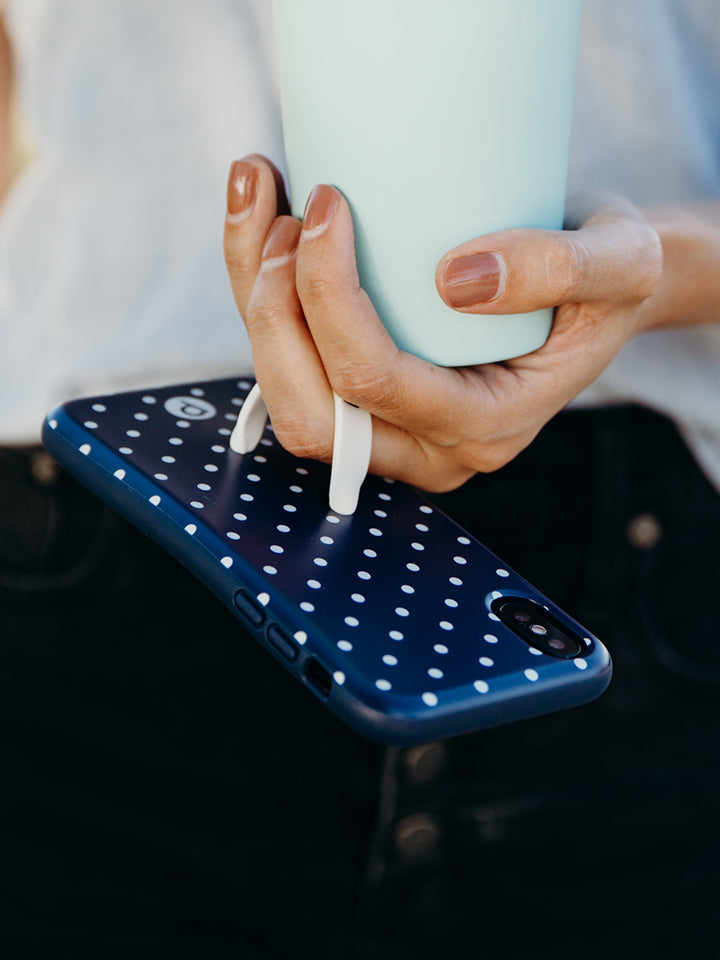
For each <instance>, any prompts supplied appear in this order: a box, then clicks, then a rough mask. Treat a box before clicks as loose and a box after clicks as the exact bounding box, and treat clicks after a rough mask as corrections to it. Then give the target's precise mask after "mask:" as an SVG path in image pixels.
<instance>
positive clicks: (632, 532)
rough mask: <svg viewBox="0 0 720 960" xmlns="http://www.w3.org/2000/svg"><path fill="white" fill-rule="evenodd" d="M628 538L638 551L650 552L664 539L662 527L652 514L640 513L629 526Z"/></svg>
mask: <svg viewBox="0 0 720 960" xmlns="http://www.w3.org/2000/svg"><path fill="white" fill-rule="evenodd" d="M626 532H627V538H628V540H629V541H630V543H631V544H632V545H633V546H634V547H637V548H638V550H650V549H651V548H652V547H654V546H656V544H657V543H658V542H659V541H660V538H661V537H662V525H661V523H660V521H659V520H658V518H657V517H656V516H655V515H654V514H652V513H638V514H637V515H636V516H634V517H633V518H632V519H631V520H630V521H629V523H628V525H627V531H626Z"/></svg>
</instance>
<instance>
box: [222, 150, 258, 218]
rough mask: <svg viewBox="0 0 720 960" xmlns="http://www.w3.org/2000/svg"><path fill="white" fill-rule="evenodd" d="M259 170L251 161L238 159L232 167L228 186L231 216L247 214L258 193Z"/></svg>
mask: <svg viewBox="0 0 720 960" xmlns="http://www.w3.org/2000/svg"><path fill="white" fill-rule="evenodd" d="M257 182H258V171H257V167H254V166H253V165H252V164H251V163H246V162H245V161H244V160H236V161H235V162H234V163H233V165H232V166H231V167H230V176H229V177H228V186H227V212H228V214H229V216H231V217H238V216H239V217H241V218H242V217H243V216H247V215H248V214H249V213H250V211H251V209H252V206H253V204H254V203H255V195H256V193H257Z"/></svg>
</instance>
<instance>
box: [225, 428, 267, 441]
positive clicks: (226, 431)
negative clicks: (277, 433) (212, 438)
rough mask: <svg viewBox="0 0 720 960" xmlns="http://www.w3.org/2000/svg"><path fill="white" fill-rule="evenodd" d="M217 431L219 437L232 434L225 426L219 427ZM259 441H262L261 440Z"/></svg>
mask: <svg viewBox="0 0 720 960" xmlns="http://www.w3.org/2000/svg"><path fill="white" fill-rule="evenodd" d="M218 433H219V434H220V436H221V437H229V436H231V435H232V430H228V428H227V427H220V429H219V430H218ZM260 442H261V443H262V440H261V441H260Z"/></svg>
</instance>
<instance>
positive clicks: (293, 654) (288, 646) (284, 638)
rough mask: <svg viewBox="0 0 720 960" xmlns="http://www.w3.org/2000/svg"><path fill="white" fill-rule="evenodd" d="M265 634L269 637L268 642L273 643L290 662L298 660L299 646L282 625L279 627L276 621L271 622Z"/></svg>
mask: <svg viewBox="0 0 720 960" xmlns="http://www.w3.org/2000/svg"><path fill="white" fill-rule="evenodd" d="M265 636H266V637H267V638H268V643H270V644H272V646H273V647H275V649H276V650H277V651H278V653H280V654H282V656H283V657H285V659H286V660H289V661H290V662H292V661H293V660H297V655H298V648H297V647H296V646H295V644H294V643H293V641H292V640H291V639H290V637H289V636H288V635H287V633H285V631H284V630H283V629H282V627H279V626H278V625H277V624H276V623H271V624H269V626H268V628H267V630H266V631H265Z"/></svg>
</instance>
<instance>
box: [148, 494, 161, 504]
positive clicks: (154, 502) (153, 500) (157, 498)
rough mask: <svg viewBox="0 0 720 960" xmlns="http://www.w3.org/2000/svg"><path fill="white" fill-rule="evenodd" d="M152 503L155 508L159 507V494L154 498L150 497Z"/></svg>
mask: <svg viewBox="0 0 720 960" xmlns="http://www.w3.org/2000/svg"><path fill="white" fill-rule="evenodd" d="M150 503H151V504H152V505H153V506H154V507H157V505H158V504H159V503H160V497H159V496H158V495H157V494H155V496H154V497H150Z"/></svg>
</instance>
